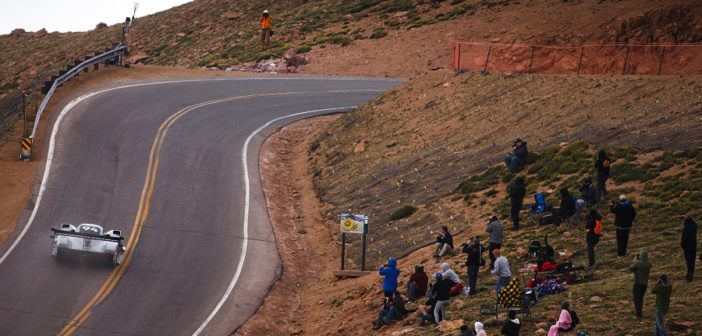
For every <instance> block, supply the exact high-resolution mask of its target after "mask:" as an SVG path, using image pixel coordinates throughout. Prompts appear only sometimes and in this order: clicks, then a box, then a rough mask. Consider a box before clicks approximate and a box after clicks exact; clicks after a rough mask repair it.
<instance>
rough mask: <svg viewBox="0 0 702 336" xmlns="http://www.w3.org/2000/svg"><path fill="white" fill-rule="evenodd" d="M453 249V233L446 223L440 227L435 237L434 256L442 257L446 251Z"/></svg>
mask: <svg viewBox="0 0 702 336" xmlns="http://www.w3.org/2000/svg"><path fill="white" fill-rule="evenodd" d="M451 251H453V235H451V232H449V229H448V227H447V226H446V225H444V226H442V227H441V234H440V235H439V236H438V237H436V252H435V253H434V256H436V257H442V256H443V255H444V254H445V253H446V252H451Z"/></svg>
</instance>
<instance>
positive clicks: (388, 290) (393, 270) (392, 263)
mask: <svg viewBox="0 0 702 336" xmlns="http://www.w3.org/2000/svg"><path fill="white" fill-rule="evenodd" d="M378 274H380V275H383V276H385V279H384V280H383V292H385V302H392V298H393V294H394V293H395V291H396V290H397V277H398V276H399V275H400V270H399V269H397V260H395V258H390V259H388V263H387V264H385V265H383V267H381V268H379V269H378Z"/></svg>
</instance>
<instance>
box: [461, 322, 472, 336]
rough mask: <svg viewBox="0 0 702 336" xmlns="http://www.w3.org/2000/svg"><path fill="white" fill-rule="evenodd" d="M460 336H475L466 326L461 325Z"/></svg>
mask: <svg viewBox="0 0 702 336" xmlns="http://www.w3.org/2000/svg"><path fill="white" fill-rule="evenodd" d="M461 336H475V333H473V332H472V331H471V330H470V329H469V328H468V326H467V325H465V324H464V325H462V326H461Z"/></svg>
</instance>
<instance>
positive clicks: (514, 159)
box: [505, 138, 529, 174]
mask: <svg viewBox="0 0 702 336" xmlns="http://www.w3.org/2000/svg"><path fill="white" fill-rule="evenodd" d="M528 159H529V150H528V149H527V143H526V141H522V139H519V138H517V140H515V141H514V144H513V145H512V153H511V154H509V155H507V157H505V165H507V169H509V172H510V173H512V174H514V173H516V172H517V171H519V169H521V168H522V166H524V165H525V164H526V163H527V160H528Z"/></svg>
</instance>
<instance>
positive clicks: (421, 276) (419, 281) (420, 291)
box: [407, 266, 429, 301]
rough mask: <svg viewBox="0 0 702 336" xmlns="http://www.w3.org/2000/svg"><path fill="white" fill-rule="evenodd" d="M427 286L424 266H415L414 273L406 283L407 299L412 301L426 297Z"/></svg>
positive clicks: (427, 279) (427, 281) (427, 278)
mask: <svg viewBox="0 0 702 336" xmlns="http://www.w3.org/2000/svg"><path fill="white" fill-rule="evenodd" d="M428 284H429V277H428V276H427V274H426V273H425V272H424V266H415V267H414V273H412V275H410V277H409V280H408V281H407V299H408V300H410V301H414V300H416V299H417V298H419V297H422V296H424V295H426V293H427V285H428Z"/></svg>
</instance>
